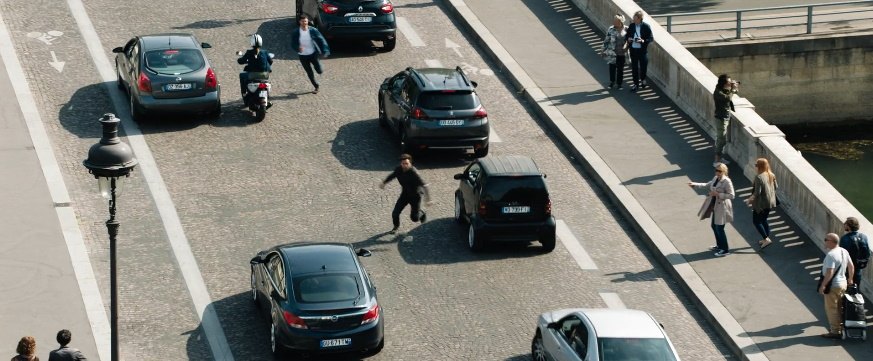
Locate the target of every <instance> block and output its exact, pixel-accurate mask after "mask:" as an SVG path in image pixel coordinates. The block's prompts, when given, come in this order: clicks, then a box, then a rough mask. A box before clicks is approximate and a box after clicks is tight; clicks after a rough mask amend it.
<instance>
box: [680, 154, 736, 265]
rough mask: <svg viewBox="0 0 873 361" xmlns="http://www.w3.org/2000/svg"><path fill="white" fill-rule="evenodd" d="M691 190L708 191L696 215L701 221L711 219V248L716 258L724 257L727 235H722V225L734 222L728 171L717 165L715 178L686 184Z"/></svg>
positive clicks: (732, 194) (732, 186)
mask: <svg viewBox="0 0 873 361" xmlns="http://www.w3.org/2000/svg"><path fill="white" fill-rule="evenodd" d="M688 186H689V187H691V188H706V189H709V194H708V195H709V196H708V197H706V200H704V201H703V205H701V206H700V211H699V212H697V215H698V216H699V217H700V219H701V220H704V219H706V218H710V219H712V221H711V222H710V225H711V226H712V232H713V233H715V247H712V250H713V251H716V252H715V256H716V257H724V256H727V255H728V254H729V253H730V250H729V249H728V243H727V235H725V233H724V225H725V224H727V223H729V222H733V221H734V207H733V203H732V201H731V200H732V199H734V184H733V182H731V179H730V178H728V169H727V166H726V165H724V163H718V164H717V165H716V167H715V177H713V178H712V180H711V181H709V182H706V183H697V182H688Z"/></svg>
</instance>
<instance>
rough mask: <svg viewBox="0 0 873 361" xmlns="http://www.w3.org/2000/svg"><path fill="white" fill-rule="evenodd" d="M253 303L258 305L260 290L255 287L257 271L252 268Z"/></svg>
mask: <svg viewBox="0 0 873 361" xmlns="http://www.w3.org/2000/svg"><path fill="white" fill-rule="evenodd" d="M252 301H254V302H255V304H256V305H257V304H258V288H257V286H256V285H255V269H254V268H252Z"/></svg>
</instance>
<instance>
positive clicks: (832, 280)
mask: <svg viewBox="0 0 873 361" xmlns="http://www.w3.org/2000/svg"><path fill="white" fill-rule="evenodd" d="M834 278H836V277H831V280H830V281H828V285H827V286H826V287H825V289H824V294H828V293H831V286H832V285H833V284H834ZM822 281H824V273H822V274H821V276H820V277H819V278H818V285H816V286H815V291H816V292H818V290H820V289H821V282H822Z"/></svg>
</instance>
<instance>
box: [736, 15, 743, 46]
mask: <svg viewBox="0 0 873 361" xmlns="http://www.w3.org/2000/svg"><path fill="white" fill-rule="evenodd" d="M742 34H743V12H742V11H737V39H741V38H742V37H743V36H742Z"/></svg>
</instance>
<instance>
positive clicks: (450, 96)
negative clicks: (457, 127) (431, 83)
mask: <svg viewBox="0 0 873 361" xmlns="http://www.w3.org/2000/svg"><path fill="white" fill-rule="evenodd" d="M418 106H419V107H421V108H424V109H434V110H441V109H442V110H461V109H475V108H476V107H477V106H479V102H478V101H477V100H476V95H474V94H473V93H472V92H470V91H460V90H458V91H454V90H444V91H431V92H424V93H421V95H420V96H419V97H418Z"/></svg>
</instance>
